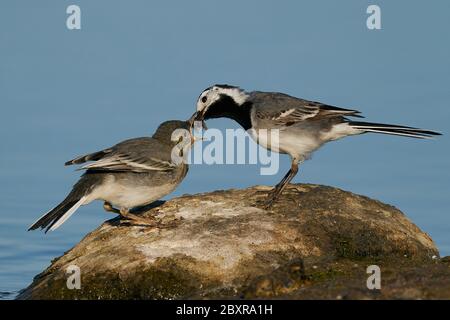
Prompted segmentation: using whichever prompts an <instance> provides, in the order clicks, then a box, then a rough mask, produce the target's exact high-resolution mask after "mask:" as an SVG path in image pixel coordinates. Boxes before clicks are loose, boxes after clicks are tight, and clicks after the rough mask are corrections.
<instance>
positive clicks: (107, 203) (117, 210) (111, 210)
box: [103, 201, 120, 213]
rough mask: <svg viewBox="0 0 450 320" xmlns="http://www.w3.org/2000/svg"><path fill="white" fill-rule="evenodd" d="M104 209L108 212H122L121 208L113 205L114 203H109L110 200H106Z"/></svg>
mask: <svg viewBox="0 0 450 320" xmlns="http://www.w3.org/2000/svg"><path fill="white" fill-rule="evenodd" d="M103 209H105V211H107V212H113V213H120V210H119V209H116V208H114V207H113V206H112V204H111V203H109V202H107V201H105V202H104V203H103Z"/></svg>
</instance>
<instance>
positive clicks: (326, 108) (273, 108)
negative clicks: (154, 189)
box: [191, 85, 440, 207]
mask: <svg viewBox="0 0 450 320" xmlns="http://www.w3.org/2000/svg"><path fill="white" fill-rule="evenodd" d="M222 117H225V118H230V119H233V120H235V121H237V122H238V123H239V124H240V125H241V126H242V127H243V128H244V129H245V130H247V132H248V133H249V134H250V136H251V137H252V138H253V139H254V140H255V141H256V142H257V143H259V144H260V145H262V146H263V147H265V148H267V149H270V150H272V151H275V152H279V153H284V154H289V155H290V156H291V160H292V164H291V168H290V170H289V172H288V173H287V174H286V175H285V177H284V178H283V179H282V180H281V181H280V183H278V184H277V185H276V187H275V188H274V189H273V190H272V191H271V192H270V194H269V198H268V200H267V203H266V204H267V206H268V207H270V206H271V205H272V204H273V202H274V201H275V200H276V199H277V198H278V197H279V196H280V194H281V193H282V191H283V189H284V188H285V187H286V185H287V184H288V183H289V182H290V181H291V180H292V178H293V177H294V176H295V175H296V174H297V171H298V166H299V163H301V162H303V161H305V160H306V159H308V157H309V156H310V154H311V153H312V152H314V151H315V150H317V149H318V148H320V147H321V146H322V145H323V144H324V143H326V142H329V141H333V140H337V139H340V138H343V137H347V136H351V135H357V134H362V133H366V132H375V133H384V134H390V135H398V136H405V137H412V138H420V139H426V138H430V137H432V136H435V135H440V134H439V133H437V132H434V131H429V130H423V129H418V128H412V127H407V126H399V125H391V124H381V123H370V122H361V121H353V120H350V119H349V118H350V117H356V118H362V116H361V115H360V112H359V111H357V110H350V109H342V108H338V107H334V106H331V105H327V104H324V103H321V102H315V101H308V100H305V99H301V98H296V97H292V96H289V95H287V94H284V93H278V92H261V91H253V92H246V91H244V90H242V89H240V88H239V87H235V86H230V85H214V86H212V87H209V88H207V89H205V90H204V91H203V92H202V93H201V94H200V96H199V98H198V100H197V111H196V112H195V113H194V114H193V116H192V117H191V121H193V120H197V121H203V120H207V119H212V118H222ZM261 129H265V131H264V130H263V131H264V134H260V132H262V130H261ZM273 129H277V130H278V141H277V143H271V141H270V139H269V138H268V137H270V135H269V134H267V131H269V130H273Z"/></svg>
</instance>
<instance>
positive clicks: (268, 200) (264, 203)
mask: <svg viewBox="0 0 450 320" xmlns="http://www.w3.org/2000/svg"><path fill="white" fill-rule="evenodd" d="M257 193H258V194H259V193H261V194H262V193H264V195H265V198H264V199H261V200H258V201H257V204H258V205H259V206H260V207H262V208H263V209H264V210H270V209H271V208H272V207H273V205H274V204H275V202H276V201H277V200H278V198H279V196H280V192H279V191H278V190H277V189H276V188H274V189H272V190H270V191H269V192H267V191H257Z"/></svg>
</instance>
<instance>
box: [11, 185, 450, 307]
mask: <svg viewBox="0 0 450 320" xmlns="http://www.w3.org/2000/svg"><path fill="white" fill-rule="evenodd" d="M267 190H269V188H268V187H260V186H257V187H252V188H248V189H245V190H227V191H215V192H211V193H205V194H198V195H185V196H182V197H179V198H176V199H172V200H170V201H168V202H166V203H164V204H162V205H160V206H159V207H155V208H152V209H150V210H148V211H147V212H145V213H144V215H145V216H148V217H154V219H155V221H157V222H158V227H148V226H136V225H127V224H126V223H120V221H119V220H118V218H115V219H112V220H110V221H106V222H105V223H103V224H102V225H101V226H100V227H99V228H97V229H96V230H94V231H92V232H91V233H90V234H88V235H87V236H86V237H85V238H84V239H83V240H82V241H81V242H80V243H79V244H77V245H76V246H75V247H74V248H72V249H71V250H70V251H68V252H67V253H66V254H64V255H63V256H62V257H59V258H57V259H55V260H54V261H52V264H51V265H50V267H48V268H47V269H46V270H45V271H44V272H42V273H41V274H39V275H38V276H36V277H35V279H34V281H33V283H32V284H31V285H30V286H29V287H28V288H27V289H25V290H23V291H22V292H21V294H20V295H19V296H18V299H179V298H289V299H305V298H306V299H314V298H326V299H346V298H408V299H409V298H433V297H435V298H450V280H449V279H450V277H449V275H450V265H449V264H448V263H445V262H441V260H440V259H439V258H438V257H439V253H438V250H437V249H436V246H435V244H434V243H433V241H432V239H431V238H430V237H429V236H428V235H427V234H426V233H424V232H422V231H421V230H419V228H418V227H417V226H415V225H414V224H413V223H412V222H411V221H410V220H409V219H408V218H407V217H406V216H405V215H404V214H403V213H402V212H401V211H399V210H398V209H396V208H394V207H392V206H390V205H386V204H383V203H381V202H379V201H376V200H372V199H369V198H367V197H364V196H360V195H355V194H352V193H350V192H346V191H342V190H339V189H336V188H332V187H326V186H318V185H290V186H289V187H288V188H287V189H286V191H285V193H284V194H283V196H282V198H281V200H280V201H279V202H277V203H276V204H275V205H274V207H273V208H272V209H271V210H270V211H266V210H264V209H262V208H261V206H260V205H259V203H260V202H261V201H262V200H263V199H264V198H265V196H266V192H267ZM433 256H434V258H432V257H433ZM70 265H76V266H78V267H79V268H80V271H81V289H80V290H76V289H75V290H69V289H68V288H67V286H66V281H67V277H68V275H67V274H66V269H67V268H68V266H70ZM369 265H378V266H380V268H381V274H382V290H369V289H368V288H367V286H366V281H367V277H368V276H370V274H367V273H366V268H367V266H369Z"/></svg>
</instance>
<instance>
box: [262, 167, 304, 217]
mask: <svg viewBox="0 0 450 320" xmlns="http://www.w3.org/2000/svg"><path fill="white" fill-rule="evenodd" d="M297 172H298V162H297V161H296V160H294V161H292V164H291V169H290V170H289V171H288V173H287V174H286V175H285V176H284V178H283V179H282V180H281V181H280V183H278V184H277V185H276V186H275V188H274V189H273V190H272V191H270V193H269V197H268V199H267V201H266V208H270V207H271V206H272V205H273V204H274V202H275V201H276V200H277V199H278V198H279V197H280V195H281V193H282V192H283V190H284V189H285V188H286V186H287V185H288V184H289V182H291V180H292V179H293V178H294V177H295V176H296V175H297Z"/></svg>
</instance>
